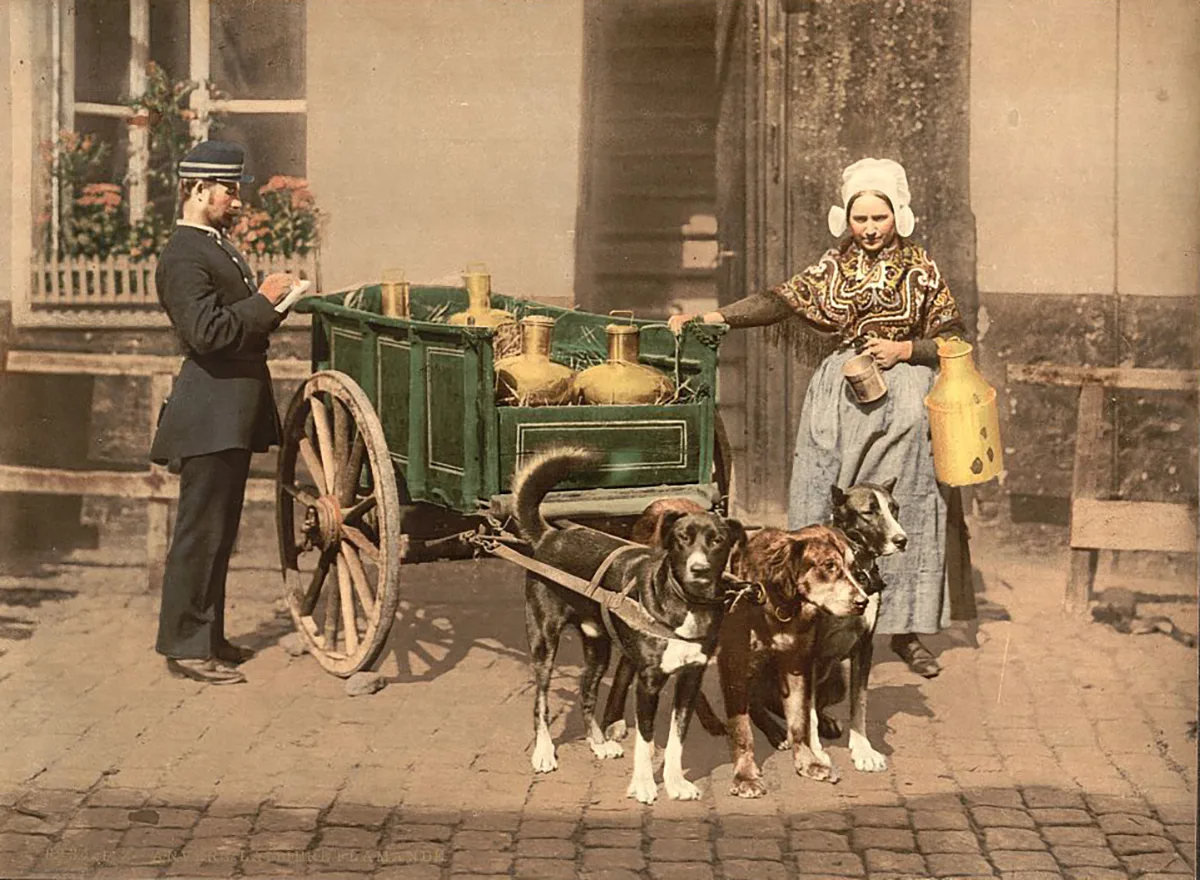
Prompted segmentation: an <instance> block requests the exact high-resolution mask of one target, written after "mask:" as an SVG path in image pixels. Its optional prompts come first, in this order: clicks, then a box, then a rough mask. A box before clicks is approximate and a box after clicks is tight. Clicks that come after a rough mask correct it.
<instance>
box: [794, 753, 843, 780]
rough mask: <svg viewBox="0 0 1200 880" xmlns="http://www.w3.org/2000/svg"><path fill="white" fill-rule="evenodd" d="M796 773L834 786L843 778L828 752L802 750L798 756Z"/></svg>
mask: <svg viewBox="0 0 1200 880" xmlns="http://www.w3.org/2000/svg"><path fill="white" fill-rule="evenodd" d="M796 773H798V774H799V775H800V776H806V777H808V778H809V779H815V780H816V781H817V782H829V783H832V784H836V783H837V782H838V781H840V780H841V778H842V776H841V774H840V773H838V769H837V767H835V766H834V763H833V760H832V759H831V758H830V757H829V753H828V752H825V751H820V752H813V751H812V750H811V749H807V748H805V749H800V750H799V754H797V755H796Z"/></svg>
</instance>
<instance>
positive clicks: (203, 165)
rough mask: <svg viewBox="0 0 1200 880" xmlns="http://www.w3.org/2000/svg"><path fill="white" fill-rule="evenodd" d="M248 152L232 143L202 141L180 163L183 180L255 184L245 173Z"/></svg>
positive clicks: (180, 175)
mask: <svg viewBox="0 0 1200 880" xmlns="http://www.w3.org/2000/svg"><path fill="white" fill-rule="evenodd" d="M245 163H246V150H245V148H244V147H242V145H241V144H235V143H232V142H231V141H201V142H200V143H198V144H196V146H194V147H192V149H191V150H190V151H189V152H188V154H187V155H186V156H184V157H183V160H182V161H181V162H180V163H179V177H180V179H181V180H220V181H229V182H230V183H253V182H254V178H253V177H252V176H251V175H249V174H246V173H245Z"/></svg>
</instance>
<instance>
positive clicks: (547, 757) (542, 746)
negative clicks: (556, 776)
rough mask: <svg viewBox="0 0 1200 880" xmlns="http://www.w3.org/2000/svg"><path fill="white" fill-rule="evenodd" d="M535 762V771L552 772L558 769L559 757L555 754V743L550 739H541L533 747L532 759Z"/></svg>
mask: <svg viewBox="0 0 1200 880" xmlns="http://www.w3.org/2000/svg"><path fill="white" fill-rule="evenodd" d="M530 763H531V764H533V771H534V772H535V773H552V772H554V771H555V770H557V769H558V758H557V757H556V756H555V754H554V743H552V742H550V741H548V740H540V741H539V742H538V744H537V745H536V746H534V748H533V757H532V758H531V759H530Z"/></svg>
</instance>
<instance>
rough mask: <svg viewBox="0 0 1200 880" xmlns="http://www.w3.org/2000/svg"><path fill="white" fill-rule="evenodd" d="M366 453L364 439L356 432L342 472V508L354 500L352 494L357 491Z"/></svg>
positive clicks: (359, 432)
mask: <svg viewBox="0 0 1200 880" xmlns="http://www.w3.org/2000/svg"><path fill="white" fill-rule="evenodd" d="M366 452H367V441H366V438H365V437H363V435H362V432H361V431H356V432H355V434H354V446H353V448H352V449H351V450H350V457H349V458H348V459H347V461H346V465H345V467H344V468H343V470H342V489H341V492H340V501H341V503H342V505H343V506H345V505H347V504H349V503H350V501H351V500H352V499H353V498H354V493H355V492H356V491H357V490H358V480H359V477H360V476H361V474H362V466H363V460H364V458H365V456H366Z"/></svg>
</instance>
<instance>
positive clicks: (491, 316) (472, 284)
mask: <svg viewBox="0 0 1200 880" xmlns="http://www.w3.org/2000/svg"><path fill="white" fill-rule="evenodd" d="M463 284H464V285H465V286H466V288H467V310H466V311H465V312H457V313H455V314H453V315H451V316H450V318H449V319H448V320H447V321H446V323H447V324H455V325H457V326H464V325H466V326H471V327H499V326H500V325H502V324H509V323H513V322H515V321H516V320H517V319H516V318H515V317H513V315H512V314H511V313H510V312H506V311H504V310H503V309H494V308H492V276H491V274H489V273H488V271H487V267H486V266H484V265H483V264H482V263H471V264H470V265H469V266H467V271H466V272H464V273H463Z"/></svg>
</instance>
